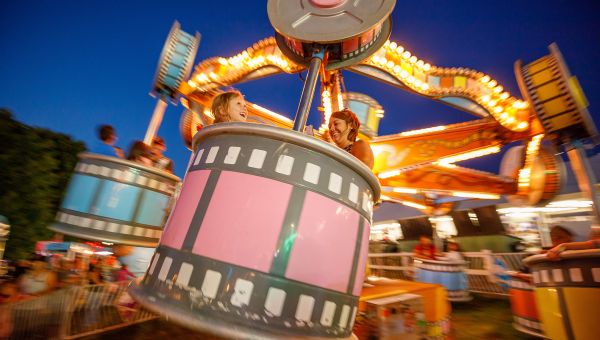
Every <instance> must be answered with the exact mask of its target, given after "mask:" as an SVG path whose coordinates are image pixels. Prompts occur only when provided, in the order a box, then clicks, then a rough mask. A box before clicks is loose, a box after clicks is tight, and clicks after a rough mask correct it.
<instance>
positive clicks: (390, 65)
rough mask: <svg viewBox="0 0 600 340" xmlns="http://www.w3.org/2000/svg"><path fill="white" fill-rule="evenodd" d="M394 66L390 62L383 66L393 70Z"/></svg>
mask: <svg viewBox="0 0 600 340" xmlns="http://www.w3.org/2000/svg"><path fill="white" fill-rule="evenodd" d="M394 65H395V64H394V62H393V61H391V60H390V61H388V62H387V64H386V65H385V66H387V68H391V69H393V68H394Z"/></svg>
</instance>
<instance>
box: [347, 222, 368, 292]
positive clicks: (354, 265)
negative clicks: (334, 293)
mask: <svg viewBox="0 0 600 340" xmlns="http://www.w3.org/2000/svg"><path fill="white" fill-rule="evenodd" d="M364 229H365V220H364V219H362V218H359V219H358V231H357V232H356V245H355V246H354V257H353V258H352V270H351V271H350V277H349V278H348V289H347V290H346V292H347V293H348V294H351V293H352V291H353V290H354V284H355V283H356V282H355V281H356V271H357V270H358V268H357V266H358V260H360V249H361V246H362V236H363V232H364Z"/></svg>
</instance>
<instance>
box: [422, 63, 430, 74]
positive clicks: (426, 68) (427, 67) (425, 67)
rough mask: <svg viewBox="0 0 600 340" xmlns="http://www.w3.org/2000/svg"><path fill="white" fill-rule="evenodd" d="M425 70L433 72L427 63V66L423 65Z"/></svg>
mask: <svg viewBox="0 0 600 340" xmlns="http://www.w3.org/2000/svg"><path fill="white" fill-rule="evenodd" d="M423 70H425V72H427V71H429V70H431V65H429V64H428V63H425V65H423Z"/></svg>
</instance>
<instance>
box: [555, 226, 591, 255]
mask: <svg viewBox="0 0 600 340" xmlns="http://www.w3.org/2000/svg"><path fill="white" fill-rule="evenodd" d="M586 249H600V228H596V227H593V226H592V230H591V231H590V239H589V240H587V241H583V242H568V243H561V244H559V245H557V246H555V247H553V248H552V249H550V250H548V252H547V253H546V256H547V257H548V258H549V259H550V260H559V259H560V257H561V256H560V254H561V253H562V252H564V251H567V250H586Z"/></svg>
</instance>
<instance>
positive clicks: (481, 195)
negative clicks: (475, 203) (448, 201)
mask: <svg viewBox="0 0 600 340" xmlns="http://www.w3.org/2000/svg"><path fill="white" fill-rule="evenodd" d="M452 196H456V197H467V198H481V199H489V200H497V199H499V198H500V195H495V194H485V193H481V192H466V191H453V192H452Z"/></svg>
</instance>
